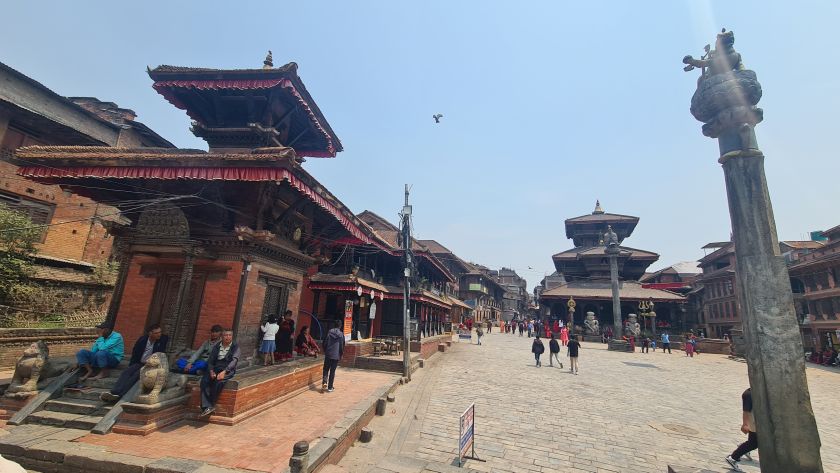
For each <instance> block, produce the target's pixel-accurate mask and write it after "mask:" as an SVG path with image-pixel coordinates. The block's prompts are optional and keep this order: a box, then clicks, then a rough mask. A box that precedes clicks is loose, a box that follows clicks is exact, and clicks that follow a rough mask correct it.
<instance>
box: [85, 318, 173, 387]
mask: <svg viewBox="0 0 840 473" xmlns="http://www.w3.org/2000/svg"><path fill="white" fill-rule="evenodd" d="M167 342H169V337H167V336H166V335H163V332H162V331H161V328H160V324H154V325H152V326H150V327H149V329H148V330H146V335H143V336H142V337H140V338H138V339H137V341H136V342H135V343H134V349H132V350H131V361H129V363H128V368H126V369H125V371H123V372H122V374H121V375H120V377H119V379H117V382H116V384H114V387H113V388H111V391H110V392H104V393H102V394H100V395H99V399H101V400H103V401H105V402H116V401H118V400H119V399H120V398H121V397H123V395H125V393H127V392H128V390H129V389H131V387H132V386H134V383H136V382H137V380H138V379H140V368H142V367H143V365H144V364H145V363H146V360H148V359H149V357H150V356H152V353H163V352H166V344H167Z"/></svg>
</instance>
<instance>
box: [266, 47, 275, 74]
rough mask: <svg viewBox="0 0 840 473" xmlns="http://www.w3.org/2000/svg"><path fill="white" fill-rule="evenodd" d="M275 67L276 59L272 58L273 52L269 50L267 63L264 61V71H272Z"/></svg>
mask: <svg viewBox="0 0 840 473" xmlns="http://www.w3.org/2000/svg"><path fill="white" fill-rule="evenodd" d="M273 67H274V58H272V56H271V50H270V49H269V50H268V54H266V55H265V61H263V69H271V68H273Z"/></svg>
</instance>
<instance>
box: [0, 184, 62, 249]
mask: <svg viewBox="0 0 840 473" xmlns="http://www.w3.org/2000/svg"><path fill="white" fill-rule="evenodd" d="M0 204H2V205H5V206H6V207H8V208H10V209H11V210H14V211H16V212H20V213H22V214H24V215H26V216H27V217H29V220H31V221H32V224H33V225H49V223H50V221H52V216H53V210H55V206H54V205H51V204H47V203H44V202H38V201H36V200H29V199H25V198H22V197H20V196H18V195H15V194H10V193H6V192H0ZM46 230H47V229H46V227H42V228H41V238H40V240H39V241H40V242H42V243H43V241H44V239H45V238H46V235H47V231H46Z"/></svg>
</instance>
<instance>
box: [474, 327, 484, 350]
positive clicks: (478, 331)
mask: <svg viewBox="0 0 840 473" xmlns="http://www.w3.org/2000/svg"><path fill="white" fill-rule="evenodd" d="M475 335H476V337H477V338H478V344H479V345H481V337H483V336H484V330H482V329H481V325H476V326H475Z"/></svg>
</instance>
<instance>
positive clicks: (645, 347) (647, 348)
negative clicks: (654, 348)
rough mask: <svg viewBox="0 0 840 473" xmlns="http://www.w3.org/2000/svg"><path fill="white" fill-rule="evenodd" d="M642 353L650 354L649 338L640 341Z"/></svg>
mask: <svg viewBox="0 0 840 473" xmlns="http://www.w3.org/2000/svg"><path fill="white" fill-rule="evenodd" d="M642 353H650V337H645V339H644V340H642Z"/></svg>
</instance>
